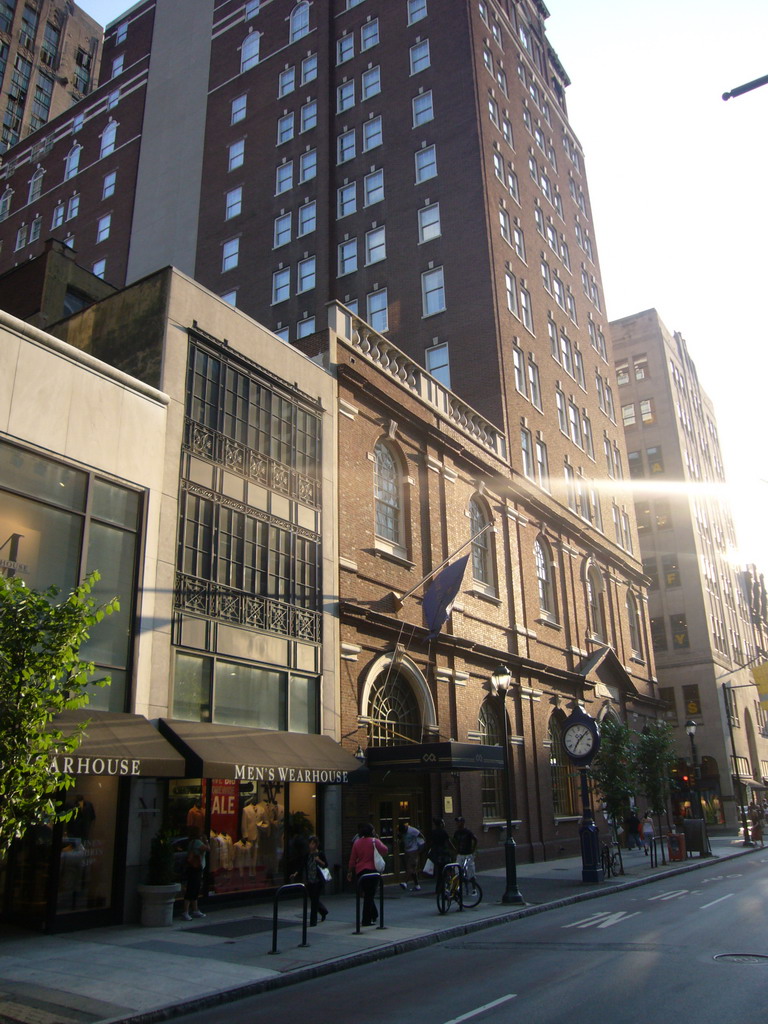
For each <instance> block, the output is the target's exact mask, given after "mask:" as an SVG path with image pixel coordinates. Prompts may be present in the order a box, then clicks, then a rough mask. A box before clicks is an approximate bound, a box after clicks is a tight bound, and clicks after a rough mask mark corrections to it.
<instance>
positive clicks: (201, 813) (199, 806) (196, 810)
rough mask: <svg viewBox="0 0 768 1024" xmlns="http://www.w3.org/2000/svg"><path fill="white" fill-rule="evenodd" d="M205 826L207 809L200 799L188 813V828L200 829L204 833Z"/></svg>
mask: <svg viewBox="0 0 768 1024" xmlns="http://www.w3.org/2000/svg"><path fill="white" fill-rule="evenodd" d="M204 826H205V808H204V807H203V801H202V800H201V798H200V797H198V798H197V799H196V800H195V802H194V803H193V804H192V806H191V807H190V808H189V810H188V811H187V828H188V829H189V828H199V829H200V831H201V832H202V831H203V828H204Z"/></svg>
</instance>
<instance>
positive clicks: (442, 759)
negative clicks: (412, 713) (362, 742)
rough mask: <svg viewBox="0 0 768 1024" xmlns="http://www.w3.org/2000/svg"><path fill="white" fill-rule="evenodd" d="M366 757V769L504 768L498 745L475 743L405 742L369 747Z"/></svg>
mask: <svg viewBox="0 0 768 1024" xmlns="http://www.w3.org/2000/svg"><path fill="white" fill-rule="evenodd" d="M365 760H366V763H367V765H368V767H369V768H386V769H388V770H389V771H401V772H402V771H411V772H414V771H416V772H468V771H492V770H495V769H499V770H503V768H504V751H503V749H502V748H501V747H488V746H481V745H480V744H478V743H456V742H455V741H453V740H448V741H445V742H443V743H407V744H404V745H403V746H400V747H368V749H367V750H366V752H365Z"/></svg>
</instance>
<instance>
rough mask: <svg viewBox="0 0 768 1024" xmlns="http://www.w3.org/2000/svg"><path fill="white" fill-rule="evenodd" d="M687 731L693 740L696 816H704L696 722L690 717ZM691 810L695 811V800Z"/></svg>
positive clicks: (686, 725) (686, 724)
mask: <svg viewBox="0 0 768 1024" xmlns="http://www.w3.org/2000/svg"><path fill="white" fill-rule="evenodd" d="M685 731H686V733H687V734H688V739H689V740H690V741H691V769H692V771H693V786H692V787H691V788H692V790H693V792H694V795H695V797H696V806H697V810H696V817H697V818H703V817H704V812H703V811H702V809H701V790H700V788H699V775H700V772H701V769H700V768H699V759H698V758H697V756H696V743H695V736H696V722H694V720H693V719H692V718H689V719H688V721H687V722H686V723H685ZM691 811H693V801H691Z"/></svg>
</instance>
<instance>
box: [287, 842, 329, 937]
mask: <svg viewBox="0 0 768 1024" xmlns="http://www.w3.org/2000/svg"><path fill="white" fill-rule="evenodd" d="M326 872H327V873H328V874H330V872H329V871H328V861H327V860H326V857H325V854H324V853H323V851H322V850H321V849H320V840H319V839H318V838H317V836H310V837H309V839H308V840H307V850H306V853H305V854H304V857H303V861H302V864H301V866H300V867H299V870H298V871H296V872H295V873H294V874H293V875H291V878H292V879H294V880H295V881H299V882H303V883H304V885H306V887H307V895H308V896H309V927H310V928H314V927H315V925H316V924H317V916H318V914H319V915H320V920H321V921H324V920H325V919H326V917H328V908H327V907H326V906H325V904H324V903H322V902H321V899H320V897H321V895H322V892H323V889H324V888H325V880H326V879H325V873H326Z"/></svg>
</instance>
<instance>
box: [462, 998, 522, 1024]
mask: <svg viewBox="0 0 768 1024" xmlns="http://www.w3.org/2000/svg"><path fill="white" fill-rule="evenodd" d="M510 999H517V993H516V992H513V993H512V995H509V996H502V997H501V999H494V1001H493V1002H492V1003H486V1004H485V1005H484V1006H478V1008H477V1009H476V1010H470V1011H469V1013H462V1015H461V1016H460V1017H452V1018H451V1019H450V1020H447V1021H446V1022H445V1024H460V1021H462V1020H469V1019H470V1018H471V1017H477V1016H478V1014H480V1013H485V1011H486V1010H492V1009H493V1008H494V1006H501V1004H502V1003H507V1002H509V1000H510Z"/></svg>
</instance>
